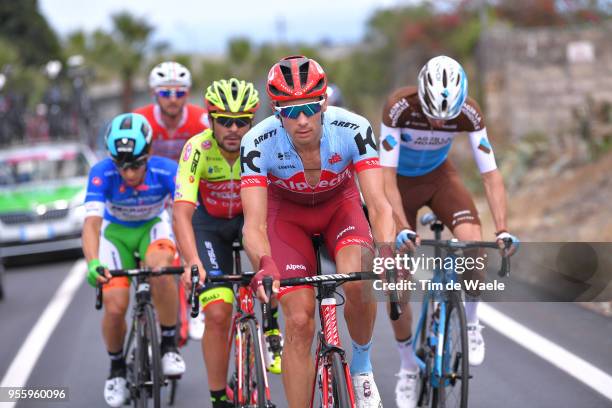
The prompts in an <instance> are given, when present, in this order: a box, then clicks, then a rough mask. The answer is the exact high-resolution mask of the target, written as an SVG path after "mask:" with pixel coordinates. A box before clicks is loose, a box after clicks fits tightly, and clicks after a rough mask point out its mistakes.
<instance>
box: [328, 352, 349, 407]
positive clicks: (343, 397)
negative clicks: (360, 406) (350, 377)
mask: <svg viewBox="0 0 612 408" xmlns="http://www.w3.org/2000/svg"><path fill="white" fill-rule="evenodd" d="M330 354H331V356H330V361H331V374H332V376H331V380H332V384H331V386H332V395H333V396H334V407H336V408H350V407H351V397H350V395H349V385H348V382H347V378H346V371H345V370H344V364H343V363H342V356H340V354H338V353H336V352H333V351H332V352H331V353H330ZM328 356H329V355H328Z"/></svg>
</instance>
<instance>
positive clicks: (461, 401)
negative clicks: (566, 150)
mask: <svg viewBox="0 0 612 408" xmlns="http://www.w3.org/2000/svg"><path fill="white" fill-rule="evenodd" d="M448 295H449V296H448V301H447V310H446V325H445V328H444V353H443V357H442V378H441V380H440V386H439V387H438V388H436V389H435V390H434V395H433V399H432V406H433V407H443V408H446V407H458V408H466V407H467V405H468V384H469V381H470V365H469V359H468V340H467V322H466V318H465V310H464V309H463V302H462V301H461V296H460V294H459V292H450V293H449V294H448Z"/></svg>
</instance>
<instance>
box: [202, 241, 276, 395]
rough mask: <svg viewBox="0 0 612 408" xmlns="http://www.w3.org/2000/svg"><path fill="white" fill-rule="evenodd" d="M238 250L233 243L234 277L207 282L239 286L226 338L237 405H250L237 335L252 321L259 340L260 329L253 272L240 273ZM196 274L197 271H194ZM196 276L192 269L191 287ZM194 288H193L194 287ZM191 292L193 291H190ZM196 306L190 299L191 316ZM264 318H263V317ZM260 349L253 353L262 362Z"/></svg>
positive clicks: (266, 385) (226, 276)
mask: <svg viewBox="0 0 612 408" xmlns="http://www.w3.org/2000/svg"><path fill="white" fill-rule="evenodd" d="M240 248H241V246H240V245H239V244H236V243H234V246H233V250H234V268H235V274H234V275H229V276H228V275H225V276H217V277H207V278H206V280H207V282H217V283H227V282H230V283H232V284H234V285H239V286H238V289H237V291H235V293H236V292H237V296H236V300H235V306H236V311H235V312H234V313H233V315H232V323H231V331H230V334H229V337H228V342H229V349H230V350H231V348H232V344H233V345H234V357H235V362H236V373H237V377H238V378H237V381H238V382H237V384H236V386H237V390H236V391H237V392H238V401H237V402H238V403H239V404H251V403H252V401H245V400H244V398H243V392H242V390H243V387H244V386H245V384H243V370H244V367H245V366H246V364H245V363H244V362H243V361H242V354H243V353H242V350H243V349H242V346H243V344H242V341H241V335H239V333H238V328H239V327H240V326H241V325H242V323H246V322H247V321H248V320H253V321H254V322H255V326H256V327H257V336H258V337H259V338H260V339H261V338H262V336H261V328H260V326H259V322H258V320H257V317H256V316H255V295H254V293H253V290H252V289H251V287H250V286H249V283H250V281H251V278H252V277H253V276H254V275H255V273H254V272H244V273H242V267H241V262H240ZM196 273H197V269H196ZM197 279H198V278H197V275H196V277H195V280H194V271H193V269H192V285H193V284H195V283H196V282H197ZM194 287H195V286H194ZM192 291H193V290H192ZM193 302H195V304H196V305H198V304H199V303H198V302H197V300H196V298H192V316H193V317H195V316H194V314H193V312H194V303H193ZM198 309H199V306H196V308H195V310H197V311H199V310H198ZM264 318H265V317H264ZM259 344H260V347H259V350H255V351H254V352H256V353H259V355H260V357H261V361H263V357H264V354H263V349H262V346H261V344H262V343H261V342H259ZM263 378H264V387H265V393H266V395H265V396H266V400H267V401H270V399H271V398H270V388H269V384H268V377H267V376H266V375H265V373H264V375H263Z"/></svg>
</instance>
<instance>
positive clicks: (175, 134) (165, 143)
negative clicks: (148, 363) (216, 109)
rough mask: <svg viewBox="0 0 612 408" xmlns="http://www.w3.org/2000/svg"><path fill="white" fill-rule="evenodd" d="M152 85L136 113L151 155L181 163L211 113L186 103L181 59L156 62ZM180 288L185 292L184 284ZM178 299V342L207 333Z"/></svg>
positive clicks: (187, 83) (187, 76)
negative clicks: (147, 133) (149, 135)
mask: <svg viewBox="0 0 612 408" xmlns="http://www.w3.org/2000/svg"><path fill="white" fill-rule="evenodd" d="M149 87H150V88H151V93H152V94H153V97H154V98H155V103H152V104H150V105H146V106H143V107H141V108H138V109H136V110H135V111H134V112H136V113H140V114H141V115H143V116H144V117H145V118H147V121H148V122H149V124H150V125H151V129H152V130H153V141H152V145H151V152H152V154H154V155H157V156H162V157H167V158H169V159H172V160H174V161H175V162H178V161H179V157H180V154H181V151H182V150H183V146H184V145H185V143H187V140H189V139H190V138H191V137H192V136H195V135H197V134H200V133H201V132H203V131H204V130H206V129H208V128H209V124H208V112H207V111H206V109H204V108H201V107H199V106H197V105H194V104H191V103H187V98H188V97H189V92H190V90H191V73H190V72H189V70H188V69H187V68H186V67H185V66H183V65H181V64H179V63H178V62H174V61H166V62H162V63H160V64H158V65H156V66H155V67H154V68H153V69H152V70H151V73H150V74H149ZM180 291H181V292H182V291H183V288H182V287H181V288H180ZM179 299H180V301H181V307H180V310H181V319H180V324H179V326H180V330H179V333H180V334H179V344H184V342H185V341H187V331H188V332H189V337H191V338H192V339H194V340H199V339H201V338H202V335H203V333H204V320H203V316H202V315H200V316H198V317H196V318H189V325H188V328H187V325H186V320H187V313H186V310H187V303H186V300H185V296H180V298H179Z"/></svg>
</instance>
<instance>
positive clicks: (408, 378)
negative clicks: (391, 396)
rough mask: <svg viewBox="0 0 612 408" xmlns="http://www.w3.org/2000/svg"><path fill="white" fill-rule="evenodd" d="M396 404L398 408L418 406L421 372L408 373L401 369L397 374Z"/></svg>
mask: <svg viewBox="0 0 612 408" xmlns="http://www.w3.org/2000/svg"><path fill="white" fill-rule="evenodd" d="M395 376H396V377H397V383H396V384H395V403H396V404H397V407H398V408H414V407H416V406H417V402H418V399H419V396H418V394H417V390H418V388H419V387H418V385H419V371H418V370H417V371H415V372H412V371H408V370H404V369H401V370H400V372H399V373H397V374H395Z"/></svg>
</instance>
